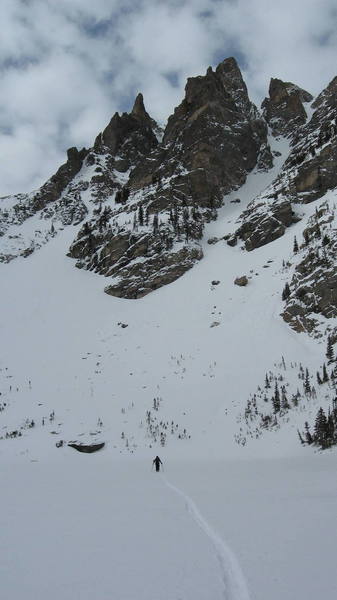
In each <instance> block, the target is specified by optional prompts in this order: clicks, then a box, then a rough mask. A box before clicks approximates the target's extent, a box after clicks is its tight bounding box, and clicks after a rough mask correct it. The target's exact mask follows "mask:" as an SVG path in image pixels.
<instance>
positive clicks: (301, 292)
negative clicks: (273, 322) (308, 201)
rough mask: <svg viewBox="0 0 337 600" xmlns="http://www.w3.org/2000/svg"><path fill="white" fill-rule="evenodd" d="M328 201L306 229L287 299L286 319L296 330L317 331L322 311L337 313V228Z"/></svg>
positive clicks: (329, 313)
mask: <svg viewBox="0 0 337 600" xmlns="http://www.w3.org/2000/svg"><path fill="white" fill-rule="evenodd" d="M333 221H334V211H333V209H332V208H331V207H330V206H329V205H328V204H327V203H325V204H323V205H322V206H321V207H320V209H319V210H316V212H315V214H314V215H313V217H312V218H311V219H310V221H309V224H308V227H307V228H306V230H305V231H304V242H303V244H302V245H301V246H300V249H299V253H298V264H297V266H296V268H295V272H294V274H293V276H292V279H291V281H290V284H289V289H290V293H289V295H288V296H287V298H286V299H285V310H284V312H283V314H282V316H283V318H284V320H285V321H286V322H287V323H290V325H291V326H292V327H293V328H294V329H295V330H296V331H309V332H311V331H313V330H314V329H315V327H316V325H317V324H318V317H319V316H320V315H322V316H324V317H326V318H327V319H328V318H331V317H336V316H337V262H336V256H337V241H336V240H337V235H336V234H337V230H336V228H334V227H331V224H332V222H333Z"/></svg>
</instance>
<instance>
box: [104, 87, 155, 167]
mask: <svg viewBox="0 0 337 600" xmlns="http://www.w3.org/2000/svg"><path fill="white" fill-rule="evenodd" d="M155 126H156V123H155V121H154V120H153V119H151V117H150V115H149V114H148V113H147V112H146V110H145V106H144V100H143V95H142V94H138V95H137V97H136V100H135V103H134V105H133V109H132V111H131V113H122V115H119V114H118V113H117V112H116V113H115V114H114V116H113V117H112V119H111V121H110V123H109V124H108V126H107V127H106V128H105V129H104V131H103V132H102V133H100V134H99V135H98V136H97V138H96V140H95V144H94V149H95V150H96V151H97V152H103V153H106V152H109V153H110V154H112V155H114V154H116V153H117V152H119V151H120V148H121V146H122V145H123V146H124V145H125V142H126V141H127V140H129V139H130V138H131V137H134V134H135V133H136V134H137V140H138V142H137V143H138V145H139V144H143V145H144V144H145V146H144V147H145V148H146V151H147V152H149V151H150V150H152V148H154V147H155V146H156V145H157V138H156V136H155V134H154V133H153V128H154V127H155ZM142 138H144V139H143V140H142Z"/></svg>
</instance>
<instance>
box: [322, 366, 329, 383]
mask: <svg viewBox="0 0 337 600" xmlns="http://www.w3.org/2000/svg"><path fill="white" fill-rule="evenodd" d="M328 381H329V375H328V372H327V370H326V366H325V363H324V364H323V379H322V382H323V383H327V382H328Z"/></svg>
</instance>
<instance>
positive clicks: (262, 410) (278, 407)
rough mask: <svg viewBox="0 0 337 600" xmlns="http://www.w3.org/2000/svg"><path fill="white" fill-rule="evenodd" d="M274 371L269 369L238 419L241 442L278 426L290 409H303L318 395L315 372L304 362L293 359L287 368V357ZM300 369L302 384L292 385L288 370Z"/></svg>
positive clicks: (285, 420) (256, 437)
mask: <svg viewBox="0 0 337 600" xmlns="http://www.w3.org/2000/svg"><path fill="white" fill-rule="evenodd" d="M274 367H275V372H273V371H269V372H268V373H266V376H265V381H264V385H262V386H259V387H258V388H257V391H256V392H255V393H254V394H252V395H251V396H250V397H249V399H248V400H247V403H246V407H245V409H244V412H243V413H242V414H240V415H239V417H238V419H237V421H238V423H239V424H240V429H239V432H238V433H237V434H236V435H235V441H236V442H237V443H238V444H241V445H243V446H244V445H245V444H246V443H247V441H248V439H249V438H250V439H258V438H259V437H261V435H263V433H264V432H265V431H266V430H273V429H279V427H280V426H281V424H282V423H285V422H287V421H288V420H289V412H290V411H291V410H293V409H297V408H298V409H299V410H302V409H303V408H304V407H305V405H306V404H308V402H310V401H312V400H315V399H316V397H317V394H316V389H315V387H314V385H313V383H312V382H313V375H311V374H310V372H309V369H308V368H304V367H303V366H302V364H301V363H299V364H297V363H290V365H289V367H288V369H287V365H286V362H285V360H284V358H283V357H282V361H281V362H280V363H279V364H275V365H274ZM287 370H290V371H293V372H294V371H295V372H297V380H298V381H299V385H297V387H296V389H294V388H293V389H291V385H290V383H289V381H288V377H287V376H286V371H287Z"/></svg>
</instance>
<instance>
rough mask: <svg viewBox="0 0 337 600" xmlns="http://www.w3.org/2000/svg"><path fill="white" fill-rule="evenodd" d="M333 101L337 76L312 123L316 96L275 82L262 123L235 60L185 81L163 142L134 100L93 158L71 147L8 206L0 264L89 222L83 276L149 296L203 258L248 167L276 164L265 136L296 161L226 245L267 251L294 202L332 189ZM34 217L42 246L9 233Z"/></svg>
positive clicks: (335, 174)
mask: <svg viewBox="0 0 337 600" xmlns="http://www.w3.org/2000/svg"><path fill="white" fill-rule="evenodd" d="M336 92H337V78H335V79H334V80H333V81H332V82H331V83H330V84H329V86H328V87H327V88H326V89H325V90H324V91H323V92H322V93H321V94H320V96H318V98H317V99H316V100H315V102H314V103H313V104H312V108H313V109H314V113H313V116H312V118H311V119H310V120H308V117H307V112H308V111H307V110H306V109H305V104H306V103H308V102H311V101H312V96H311V94H309V93H308V92H306V91H305V90H303V89H301V88H300V87H298V86H296V85H295V84H293V83H290V82H282V81H281V80H279V79H272V80H271V82H270V87H269V98H266V99H265V100H264V102H263V104H262V109H263V113H262V114H261V113H260V112H259V111H258V109H257V108H256V106H255V105H254V104H253V103H252V102H251V101H250V99H249V95H248V91H247V87H246V84H245V82H244V80H243V78H242V74H241V71H240V69H239V67H238V64H237V62H236V60H235V59H234V58H227V59H225V60H224V61H223V62H221V63H220V64H219V65H218V66H217V67H216V69H215V70H213V69H212V68H211V67H209V69H208V70H207V72H206V74H205V75H202V76H198V77H191V78H189V79H188V80H187V84H186V88H185V96H184V98H183V100H182V102H181V103H180V104H179V106H177V107H176V109H175V110H174V113H173V114H172V115H171V116H170V117H169V119H168V122H167V125H166V128H165V131H164V132H163V135H158V131H159V128H158V125H157V124H156V122H155V121H154V120H153V119H152V118H151V116H150V115H149V114H148V113H147V111H146V108H145V106H144V100H143V96H142V94H138V95H137V97H136V100H135V103H134V106H133V108H132V110H131V112H130V113H123V114H118V113H115V114H114V115H113V117H112V119H111V120H110V122H109V124H108V125H107V127H106V128H105V129H104V130H103V131H102V132H101V133H99V134H98V136H97V137H96V140H95V142H94V144H93V146H92V148H90V149H88V150H87V149H85V148H83V149H82V150H80V151H78V150H77V149H76V148H71V149H69V150H68V155H67V162H66V163H65V164H64V165H62V166H61V167H60V169H59V170H58V171H57V173H56V174H55V175H53V176H52V177H51V178H50V179H49V180H48V181H47V182H46V183H45V184H44V185H43V186H42V187H41V188H40V189H39V190H38V191H36V192H33V193H30V194H19V195H17V196H15V197H14V196H13V197H8V198H6V199H2V200H3V206H4V208H1V206H2V204H0V236H1V237H0V239H1V240H2V250H1V251H0V260H3V261H7V262H8V261H9V260H12V259H13V258H15V257H16V256H18V255H22V256H28V255H29V254H30V253H31V252H32V251H34V249H36V248H38V247H39V246H41V245H42V243H46V242H47V241H48V240H49V239H50V237H51V236H54V235H56V234H57V232H58V230H59V229H60V228H62V227H64V226H68V225H71V224H78V223H82V227H81V229H80V230H79V231H78V232H77V235H76V238H75V239H74V241H73V243H72V244H71V246H70V248H69V252H68V256H70V257H72V258H74V259H76V266H77V267H79V268H83V269H88V270H93V271H95V272H97V273H99V274H101V275H103V276H105V277H106V278H108V280H107V286H106V290H105V291H106V292H107V293H108V294H111V295H114V296H118V297H123V298H130V299H131V298H140V297H142V296H145V295H146V294H148V293H149V292H151V291H153V290H155V289H157V288H159V287H161V286H163V285H165V284H167V283H171V282H173V281H175V280H176V279H177V278H178V277H180V276H181V275H182V274H183V273H185V272H186V271H187V270H188V269H190V268H191V267H192V266H193V265H194V264H195V262H197V261H198V260H200V259H201V258H202V256H203V252H202V246H201V240H202V237H203V230H204V225H205V223H206V222H208V221H210V220H212V219H216V218H217V210H218V208H219V207H220V206H222V204H223V198H224V196H225V195H226V194H227V193H229V192H232V191H234V190H237V189H239V188H240V187H241V186H242V185H243V184H244V182H245V180H246V177H247V175H248V173H249V172H251V171H252V170H253V169H257V170H268V169H269V168H270V167H271V166H272V164H273V156H272V153H271V150H270V147H269V143H268V128H269V130H270V131H271V132H272V135H274V136H276V137H278V136H283V137H285V138H288V140H289V142H290V153H289V156H288V158H287V159H286V161H285V163H284V165H283V167H282V168H281V170H280V172H279V174H278V176H277V177H276V179H275V180H274V182H273V183H272V184H271V185H270V186H269V187H268V188H267V189H266V190H265V191H264V192H263V193H261V194H259V196H257V197H256V198H252V202H251V203H250V204H249V205H248V207H247V208H246V209H245V210H244V212H243V213H242V215H241V220H240V224H239V227H238V228H237V230H236V231H235V232H233V235H232V237H231V238H230V239H229V240H228V243H229V244H230V245H234V244H235V243H237V241H238V240H239V239H241V240H243V242H244V246H245V248H246V249H247V250H254V248H257V247H259V246H262V245H264V244H267V243H270V242H272V241H273V240H275V239H276V238H278V237H280V236H281V235H283V234H284V232H285V230H286V228H287V227H289V226H291V224H292V223H294V222H295V221H296V220H297V219H298V217H297V216H296V209H295V207H296V205H297V204H298V203H300V202H303V203H306V202H310V201H311V200H314V199H315V198H318V197H320V196H322V195H323V194H324V193H325V192H326V191H327V190H328V189H334V188H335V187H337V168H336V167H337V164H336V160H337V136H336V133H337V122H336V118H337V101H336V98H337V94H336ZM160 140H162V141H160ZM30 218H34V219H35V220H36V221H37V228H36V232H35V233H36V236H35V242H34V241H32V240H31V234H30V233H29V236H30V237H29V236H28V237H27V239H26V238H25V236H24V234H22V235H21V234H20V235H15V236H12V235H11V226H12V225H19V226H21V228H22V232H24V228H25V223H26V222H28V220H29V219H30ZM28 229H29V228H28V227H27V230H28ZM29 232H30V229H29ZM27 235H28V234H27ZM21 238H22V239H21ZM36 240H38V241H36Z"/></svg>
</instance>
